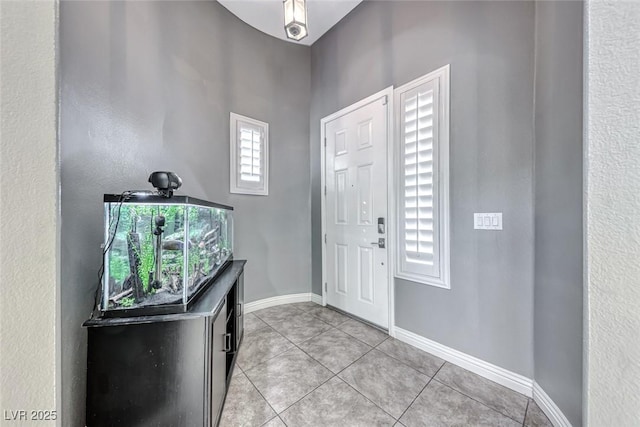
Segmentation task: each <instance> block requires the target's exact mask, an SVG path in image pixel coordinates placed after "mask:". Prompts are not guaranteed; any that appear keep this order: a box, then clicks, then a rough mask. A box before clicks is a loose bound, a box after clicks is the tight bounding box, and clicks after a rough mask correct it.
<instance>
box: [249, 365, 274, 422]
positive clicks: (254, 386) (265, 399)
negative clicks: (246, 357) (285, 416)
mask: <svg viewBox="0 0 640 427" xmlns="http://www.w3.org/2000/svg"><path fill="white" fill-rule="evenodd" d="M244 376H245V377H247V380H249V383H251V385H252V386H253V388H254V389H255V390H256V391H257V392H258V394H259V395H260V397H262V400H264V402H265V403H266V404H267V405H269V408H271V410H272V411H273V413H274V414H276V417H277V416H278V412H277V411H276V410H275V409H274V408H273V406H271V403H269V401H268V400H267V398H266V397H264V395H263V394H262V392H261V391H260V390H258V387H256V385H255V384H254V383H253V381H251V378H249V376H248V375H247V374H245V375H244ZM273 418H275V417H272V418H270V419H269V420H267V421H266V422H265V423H264V424H266V423H268V422H269V421H271V420H272V419H273Z"/></svg>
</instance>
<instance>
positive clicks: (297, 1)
mask: <svg viewBox="0 0 640 427" xmlns="http://www.w3.org/2000/svg"><path fill="white" fill-rule="evenodd" d="M306 3H307V2H306V0H284V30H285V31H286V33H287V37H288V38H290V39H292V40H295V41H300V40H302V39H303V38H305V37H307V36H308V35H309V32H308V30H307V4H306Z"/></svg>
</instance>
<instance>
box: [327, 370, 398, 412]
mask: <svg viewBox="0 0 640 427" xmlns="http://www.w3.org/2000/svg"><path fill="white" fill-rule="evenodd" d="M336 376H337V375H336ZM338 379H339V380H340V381H342V382H343V383H345V384H346V385H348V386H349V387H351V389H352V390H353V391H355V392H356V393H358V394H359V395H360V396H362V397H364V398H365V399H366V400H367V401H368V402H370V403H371V404H372V405H373V406H375V407H376V408H378V409H380V410H381V411H382V412H384V413H385V414H387V415H389V416H390V417H391V419H392V420H394V421H396V422H398V421H399V420H397V419H396V417H394V416H393V415H391V414H390V413H388V412H387V411H385V410H384V409H382V408H381V407H380V406H379V405H378V404H377V403H376V402H374V401H373V400H371V399H369V398H368V397H367V396H365V395H364V394H362V393H361V392H360V391H359V390H358V389H357V388H355V387H354V386H352V385H351V384H349V383H348V382H346V381H345V380H343V379H342V378H340V377H338Z"/></svg>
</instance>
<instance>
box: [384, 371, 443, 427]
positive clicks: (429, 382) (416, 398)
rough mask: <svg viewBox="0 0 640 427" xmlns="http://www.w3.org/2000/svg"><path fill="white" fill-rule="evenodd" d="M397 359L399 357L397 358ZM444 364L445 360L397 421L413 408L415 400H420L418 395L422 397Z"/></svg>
mask: <svg viewBox="0 0 640 427" xmlns="http://www.w3.org/2000/svg"><path fill="white" fill-rule="evenodd" d="M396 360H397V359H396ZM443 366H444V362H443V363H442V365H440V367H439V368H438V370H436V371H435V372H434V373H433V375H432V376H431V377H430V378H429V381H427V383H426V384H425V385H424V387H422V390H420V391H419V392H418V394H416V397H414V398H413V400H412V401H411V403H409V406H407V407H406V408H405V410H404V411H402V414H400V416H399V417H398V419H397V420H396V421H398V422H400V419H402V417H403V416H404V414H406V413H407V411H408V410H409V408H411V406H412V405H413V404H414V402H415V401H416V400H418V397H420V395H421V394H422V392H423V391H424V390H425V389H426V388H427V386H429V384H431V381H433V379H434V378H435V377H436V375H438V372H440V369H442V367H443Z"/></svg>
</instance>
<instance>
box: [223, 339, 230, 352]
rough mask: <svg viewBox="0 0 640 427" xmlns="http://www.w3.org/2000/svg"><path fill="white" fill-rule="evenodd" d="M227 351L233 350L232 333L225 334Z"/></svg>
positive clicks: (225, 348) (225, 350)
mask: <svg viewBox="0 0 640 427" xmlns="http://www.w3.org/2000/svg"><path fill="white" fill-rule="evenodd" d="M223 351H224V352H225V353H228V352H230V351H231V334H224V350H223Z"/></svg>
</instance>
